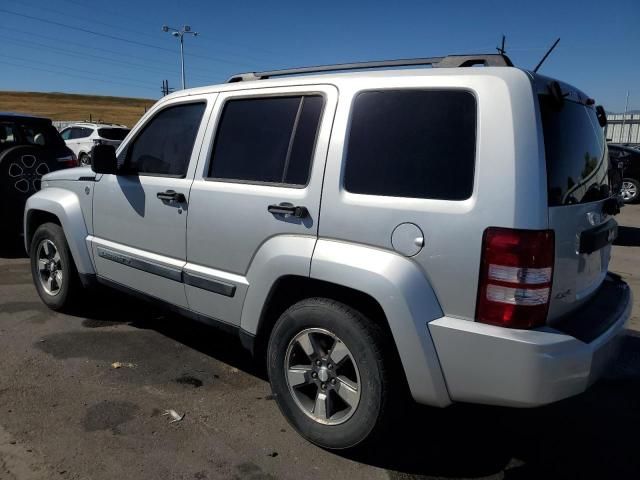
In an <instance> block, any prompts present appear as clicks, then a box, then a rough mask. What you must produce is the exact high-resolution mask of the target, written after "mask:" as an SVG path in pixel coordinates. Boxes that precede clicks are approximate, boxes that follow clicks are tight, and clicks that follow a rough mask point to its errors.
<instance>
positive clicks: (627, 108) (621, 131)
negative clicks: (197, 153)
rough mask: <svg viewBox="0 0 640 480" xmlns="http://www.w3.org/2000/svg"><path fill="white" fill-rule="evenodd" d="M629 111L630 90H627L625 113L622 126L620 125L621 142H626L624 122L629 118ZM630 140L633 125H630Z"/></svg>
mask: <svg viewBox="0 0 640 480" xmlns="http://www.w3.org/2000/svg"><path fill="white" fill-rule="evenodd" d="M628 111H629V90H627V100H626V101H625V103H624V113H623V114H622V126H621V127H620V143H624V124H625V123H626V120H627V112H628ZM629 141H631V125H629Z"/></svg>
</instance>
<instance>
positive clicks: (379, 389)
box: [268, 298, 405, 449]
mask: <svg viewBox="0 0 640 480" xmlns="http://www.w3.org/2000/svg"><path fill="white" fill-rule="evenodd" d="M394 353H395V352H392V351H391V350H390V346H389V343H388V336H387V335H384V333H383V330H382V328H381V327H380V325H378V324H377V323H375V322H374V321H372V320H370V319H369V318H367V317H365V316H364V315H362V314H361V313H360V312H358V311H357V310H354V309H353V308H351V307H349V306H347V305H344V304H342V303H339V302H336V301H333V300H329V299H325V298H311V299H306V300H303V301H301V302H298V303H296V304H295V305H293V306H292V307H291V308H289V309H288V310H287V311H286V312H284V313H283V314H282V316H281V317H280V319H279V320H278V322H277V323H276V325H275V327H274V329H273V332H272V334H271V337H270V340H269V349H268V370H269V379H270V382H271V386H272V388H273V391H274V393H275V398H276V401H277V403H278V406H279V407H280V410H281V411H282V413H283V414H284V416H285V417H286V419H287V420H288V421H289V423H291V425H292V426H293V427H294V428H295V429H296V430H297V431H298V432H299V433H300V434H301V435H302V436H303V437H305V438H306V439H307V440H309V441H311V442H313V443H315V444H316V445H319V446H321V447H324V448H329V449H344V448H351V447H355V446H356V445H361V444H363V443H365V442H368V441H371V440H373V439H374V438H376V437H377V436H378V434H380V433H381V432H382V431H384V430H386V427H388V426H389V425H390V422H391V419H392V418H394V417H396V416H398V415H399V414H400V412H401V410H402V409H401V408H394V405H396V406H397V405H399V404H400V403H401V401H402V400H401V398H402V394H403V393H404V392H405V390H404V388H403V387H402V385H403V383H402V381H401V380H400V378H401V377H402V372H401V371H400V373H398V371H399V369H396V368H393V367H394V366H395V362H394V358H395V355H394Z"/></svg>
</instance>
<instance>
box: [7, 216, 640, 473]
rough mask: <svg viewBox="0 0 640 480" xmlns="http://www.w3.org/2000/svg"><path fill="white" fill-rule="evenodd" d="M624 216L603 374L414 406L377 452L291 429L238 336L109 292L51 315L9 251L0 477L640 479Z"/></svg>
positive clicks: (637, 348) (637, 335)
mask: <svg viewBox="0 0 640 480" xmlns="http://www.w3.org/2000/svg"><path fill="white" fill-rule="evenodd" d="M618 220H619V222H620V224H621V228H620V235H619V238H618V242H617V243H618V245H617V246H615V247H614V257H613V261H612V264H611V269H612V270H614V271H617V272H618V273H620V274H622V275H623V277H624V278H625V279H626V280H627V281H628V282H629V284H630V285H631V287H632V289H633V290H634V294H635V304H634V316H633V319H632V321H631V322H630V330H629V331H628V332H627V335H626V336H625V338H624V340H623V345H622V352H621V355H620V358H619V359H618V360H617V361H616V362H615V363H614V364H613V365H612V366H611V368H610V369H609V370H608V371H607V373H606V375H605V377H604V378H603V379H602V380H601V381H600V382H599V383H597V384H596V385H595V386H594V387H592V388H591V389H590V390H589V391H588V392H586V393H585V394H583V395H580V396H578V397H575V398H572V399H569V400H565V401H562V402H559V403H557V404H554V405H550V406H547V407H544V408H537V409H528V410H517V409H506V408H495V407H482V406H473V405H455V406H452V407H449V408H447V409H444V410H439V409H430V408H423V407H417V406H416V407H414V408H412V409H411V410H410V411H408V412H405V415H404V416H403V417H399V420H398V423H397V426H396V428H395V431H394V432H392V433H391V434H390V435H389V437H388V438H387V439H385V440H384V441H383V442H380V444H379V445H378V446H376V447H375V448H371V449H369V450H367V451H359V452H349V453H338V454H336V453H330V452H327V451H324V450H322V449H320V448H317V447H315V446H313V445H311V444H309V443H308V442H306V441H305V440H303V439H302V438H301V437H299V436H298V435H297V434H296V433H295V432H294V431H293V430H292V429H291V427H290V426H289V425H288V424H287V422H286V421H285V420H284V418H283V417H282V416H281V415H280V412H279V411H278V408H277V406H276V404H275V402H274V401H273V397H272V395H271V391H270V389H269V384H268V383H267V381H266V378H265V374H264V371H263V369H262V368H261V367H260V366H258V365H256V364H255V363H254V362H253V361H252V359H251V358H250V357H249V356H248V354H247V353H245V351H244V350H243V349H242V348H241V347H240V345H239V344H238V342H237V340H236V339H235V338H234V337H231V336H229V335H228V334H225V333H223V332H220V331H218V330H215V329H213V328H210V327H206V326H203V325H200V324H197V323H195V322H192V321H190V320H187V319H185V318H182V317H178V316H175V315H173V314H169V313H167V312H165V311H162V310H160V309H158V308H157V307H156V306H154V305H152V304H147V303H143V302H140V301H138V300H135V299H132V298H129V297H126V296H124V295H121V294H118V293H115V292H108V291H103V292H101V294H100V297H99V298H98V300H97V301H96V302H95V303H94V304H93V305H89V306H85V307H82V308H79V309H78V311H77V312H76V313H74V314H73V315H65V314H59V313H54V312H52V311H50V310H48V309H47V308H46V307H45V306H44V305H43V304H42V303H41V302H40V300H39V298H38V296H37V294H36V291H35V288H34V287H33V284H32V280H31V275H30V272H29V267H28V260H27V259H26V258H24V254H23V253H22V252H21V249H20V248H19V247H15V248H9V249H5V251H3V253H1V254H0V479H2V480H5V479H18V480H23V479H58V478H59V479H82V480H85V479H140V480H144V479H154V480H156V479H194V480H203V479H250V480H258V479H260V480H266V479H307V478H309V479H314V478H318V479H333V478H340V479H342V478H348V479H349V480H357V479H392V480H400V479H427V478H428V479H431V478H496V479H498V478H506V479H525V478H527V479H528V478H531V479H533V478H535V479H541V478H545V479H546V478H563V479H567V478H598V479H601V478H615V479H627V478H628V479H637V478H640V455H638V447H637V440H636V439H637V435H638V431H639V427H640V319H639V317H638V314H639V312H640V308H638V302H639V301H640V228H639V227H640V206H632V207H626V208H625V209H624V211H623V214H621V215H620V216H619V217H618ZM636 331H637V332H636ZM470 360H471V361H472V359H470ZM505 361H508V359H505ZM170 409H173V410H175V412H176V413H177V414H178V415H179V416H182V415H184V417H183V418H182V420H181V421H179V422H174V423H170V421H171V419H172V418H171V416H168V415H163V414H164V413H165V411H167V410H170Z"/></svg>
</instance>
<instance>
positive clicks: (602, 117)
mask: <svg viewBox="0 0 640 480" xmlns="http://www.w3.org/2000/svg"><path fill="white" fill-rule="evenodd" d="M596 117H597V118H598V123H599V124H600V126H601V127H606V126H607V112H605V111H604V107H603V106H602V105H598V106H597V107H596Z"/></svg>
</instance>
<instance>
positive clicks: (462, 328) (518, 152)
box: [24, 55, 632, 448]
mask: <svg viewBox="0 0 640 480" xmlns="http://www.w3.org/2000/svg"><path fill="white" fill-rule="evenodd" d="M417 64H429V65H431V67H432V68H420V69H416V68H411V69H399V68H397V67H399V66H404V65H410V66H415V65H417ZM475 64H482V65H485V68H465V67H467V66H471V65H475ZM368 67H378V69H377V70H368V69H367V68H368ZM380 67H382V69H380ZM385 67H395V68H393V69H390V68H387V69H385ZM352 69H353V70H356V69H358V70H359V71H357V72H342V73H329V72H328V71H329V70H342V71H344V70H352ZM363 70H364V71H363ZM314 72H316V73H321V74H314ZM300 73H304V74H308V75H304V76H300V75H297V74H300ZM593 103H594V102H593V100H592V99H590V98H589V97H588V96H586V95H585V94H584V93H582V92H581V91H580V90H578V89H576V88H574V87H572V86H570V85H567V84H565V83H562V82H559V81H556V80H553V79H550V78H546V77H543V76H541V75H538V74H534V73H532V72H529V71H526V70H522V69H519V68H515V67H513V66H512V64H511V62H510V61H509V59H508V58H506V57H504V56H500V55H483V56H449V57H444V58H435V59H419V60H412V61H394V62H372V63H366V64H349V65H338V66H333V67H316V68H308V69H298V70H288V71H273V72H261V73H251V74H243V75H238V76H235V77H233V78H232V79H231V80H230V82H229V83H227V84H223V85H216V86H211V87H204V88H196V89H191V90H183V91H180V92H176V93H174V94H172V95H169V96H167V97H165V98H163V99H162V100H160V101H159V102H158V103H157V104H156V105H155V106H154V107H153V108H152V109H151V110H149V112H148V113H147V114H146V115H145V116H144V117H143V118H142V120H140V122H139V123H138V124H137V125H136V126H135V128H134V129H133V130H132V132H131V134H130V135H128V136H127V138H126V139H125V141H124V142H123V144H122V145H121V146H120V147H119V149H118V151H117V155H116V151H115V150H114V149H113V147H111V146H107V145H99V146H97V147H96V148H95V149H94V156H93V166H92V169H90V168H80V169H72V170H66V171H61V172H55V173H52V174H50V175H47V176H46V177H45V179H44V181H43V189H42V190H41V191H40V192H38V193H37V194H35V195H33V196H32V197H31V198H30V199H29V201H28V203H27V206H26V210H25V216H24V233H25V244H26V247H27V249H28V250H29V251H30V255H31V265H32V272H33V277H34V281H35V285H36V287H37V290H38V292H39V294H40V296H41V298H42V299H43V301H44V302H45V303H46V304H47V305H48V306H50V307H51V308H53V309H64V308H65V307H67V306H69V305H70V304H72V303H73V302H74V299H75V298H77V296H78V295H79V294H81V289H82V287H87V286H90V285H92V284H93V283H94V281H97V282H99V283H101V284H106V285H110V286H113V287H116V288H119V289H124V290H127V291H131V292H137V293H141V294H144V295H146V296H148V297H150V298H152V299H155V300H156V301H159V302H164V303H165V304H168V305H169V306H171V307H172V308H174V309H176V310H178V311H179V312H182V313H183V314H184V315H187V316H190V317H194V318H196V319H198V320H201V321H203V322H206V323H210V324H212V325H221V326H223V327H226V328H228V329H232V330H233V331H235V332H237V334H238V335H239V337H240V339H241V341H242V343H243V345H245V346H246V347H247V348H249V349H250V350H251V351H252V352H254V353H255V354H256V355H257V356H258V357H259V358H266V362H267V367H268V372H269V379H270V382H271V385H272V388H273V392H274V393H275V395H276V400H277V402H278V405H279V407H280V409H281V410H282V412H283V414H284V415H285V416H286V418H287V419H288V421H289V422H291V424H292V425H293V426H294V427H295V428H296V429H297V430H298V432H300V433H301V434H302V435H303V436H304V437H305V438H307V439H309V440H310V441H312V442H314V443H316V444H318V445H321V446H323V447H326V448H348V447H352V446H355V445H357V444H360V443H362V442H363V441H365V440H371V439H373V438H375V437H376V436H377V435H378V434H379V433H381V432H383V431H384V430H385V428H386V426H388V425H389V423H390V421H392V420H393V419H394V418H397V415H398V412H399V411H400V410H401V409H402V404H403V400H404V399H406V398H407V397H408V396H409V395H410V397H412V398H413V399H414V400H415V401H417V402H419V403H421V404H426V405H432V406H437V407H445V406H447V405H450V404H452V403H453V402H474V403H482V404H492V405H503V406H513V407H532V406H537V405H543V404H547V403H550V402H554V401H557V400H560V399H562V398H566V397H569V396H572V395H576V394H578V393H580V392H582V391H584V390H585V389H586V388H587V387H588V386H589V385H590V384H591V383H593V382H594V381H595V380H596V379H597V378H598V376H599V375H600V373H601V372H602V370H603V368H604V366H605V365H606V363H607V361H608V359H610V358H611V357H612V355H613V354H614V353H615V350H616V344H617V339H618V338H619V337H620V335H619V334H620V333H621V332H622V331H623V329H624V325H625V322H626V321H627V319H628V318H629V316H630V310H631V303H632V302H631V298H630V297H631V294H630V291H629V288H628V287H627V285H626V284H625V283H624V282H622V281H621V279H620V278H619V277H617V276H615V275H613V274H611V273H608V271H607V270H608V264H609V259H610V254H611V243H612V241H613V240H614V238H615V236H616V232H617V225H616V222H615V220H614V219H613V215H615V214H616V213H617V212H618V206H619V204H618V199H616V198H615V197H614V196H612V194H611V191H610V188H609V175H608V170H607V169H608V161H607V146H606V143H605V140H604V137H603V132H602V125H604V123H605V122H606V117H604V116H603V110H602V108H601V107H598V108H594V106H593Z"/></svg>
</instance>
